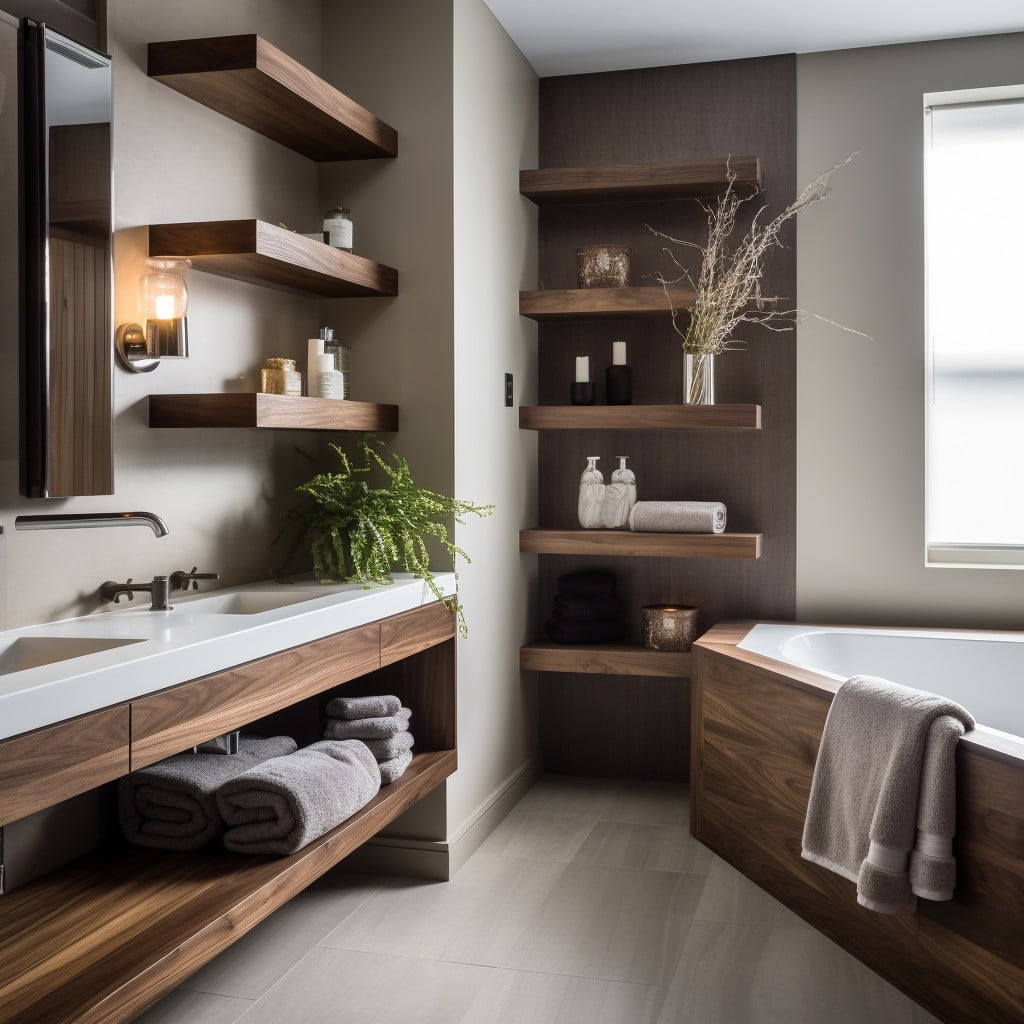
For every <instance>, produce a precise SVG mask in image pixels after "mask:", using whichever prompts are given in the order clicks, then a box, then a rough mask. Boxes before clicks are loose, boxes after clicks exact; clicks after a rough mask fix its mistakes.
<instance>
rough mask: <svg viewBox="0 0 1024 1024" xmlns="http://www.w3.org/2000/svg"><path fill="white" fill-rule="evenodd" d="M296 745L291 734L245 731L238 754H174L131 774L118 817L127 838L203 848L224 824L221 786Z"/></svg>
mask: <svg viewBox="0 0 1024 1024" xmlns="http://www.w3.org/2000/svg"><path fill="white" fill-rule="evenodd" d="M295 748H296V743H295V740H293V739H291V738H290V737H288V736H273V737H271V738H270V739H256V738H254V737H251V736H242V737H241V738H240V739H239V741H238V753H237V754H175V755H174V757H169V758H167V760H165V761H160V762H159V763H158V764H153V765H150V766H149V767H148V768H140V769H139V770H138V771H135V772H132V773H131V774H130V775H126V776H125V777H124V778H123V779H121V781H120V783H119V785H118V817H119V819H120V823H121V831H122V832H123V833H124V837H125V839H127V840H128V842H130V843H134V844H135V845H136V846H148V847H153V848H155V849H159V850H199V849H201V848H202V847H204V846H206V845H208V844H209V843H211V842H213V841H214V840H215V839H216V838H217V837H218V836H219V835H220V833H221V832H222V831H223V829H224V820H223V818H222V817H221V814H220V811H219V809H218V807H217V799H216V795H217V790H218V789H220V787H221V786H222V785H224V783H225V782H228V781H230V780H231V779H233V778H235V777H236V776H238V775H241V774H242V773H243V772H246V771H248V770H249V769H250V768H253V767H254V766H255V765H257V764H260V763H261V762H264V761H269V760H270V759H271V758H274V757H280V756H282V755H284V754H290V753H292V751H294V750H295Z"/></svg>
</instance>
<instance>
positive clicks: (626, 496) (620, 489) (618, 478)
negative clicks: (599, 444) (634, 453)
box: [604, 455, 636, 530]
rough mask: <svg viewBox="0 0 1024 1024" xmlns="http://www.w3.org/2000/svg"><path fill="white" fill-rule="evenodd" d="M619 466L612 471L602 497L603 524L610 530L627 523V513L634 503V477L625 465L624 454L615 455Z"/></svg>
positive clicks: (619, 528)
mask: <svg viewBox="0 0 1024 1024" xmlns="http://www.w3.org/2000/svg"><path fill="white" fill-rule="evenodd" d="M615 458H617V459H618V460H619V468H618V469H617V470H615V472H613V473H612V482H611V483H610V484H609V485H608V489H607V491H606V492H605V499H604V525H605V526H606V527H608V529H610V530H621V529H622V528H623V527H625V526H627V525H628V524H629V513H630V511H631V510H632V508H633V506H634V505H635V504H636V477H635V476H634V475H633V470H631V469H628V468H627V467H626V459H627V458H628V456H626V455H616V456H615Z"/></svg>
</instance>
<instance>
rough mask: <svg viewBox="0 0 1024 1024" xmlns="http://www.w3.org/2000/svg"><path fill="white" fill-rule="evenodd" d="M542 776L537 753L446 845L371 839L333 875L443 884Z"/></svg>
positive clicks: (541, 759) (540, 760)
mask: <svg viewBox="0 0 1024 1024" xmlns="http://www.w3.org/2000/svg"><path fill="white" fill-rule="evenodd" d="M542 771H543V757H542V756H541V753H540V751H538V752H537V753H535V754H534V755H533V756H532V757H531V758H530V759H529V760H528V761H527V762H526V763H525V764H523V765H522V766H521V767H520V768H519V769H517V770H516V771H515V772H513V773H512V774H511V775H510V776H509V777H508V778H507V779H506V780H505V781H504V782H503V783H502V784H501V785H500V786H499V787H498V788H497V789H496V790H495V791H494V792H493V793H492V794H491V795H490V796H489V797H488V798H487V799H486V800H485V801H484V802H483V803H482V804H481V805H480V807H479V808H477V810H476V812H475V813H473V814H472V815H470V817H469V820H468V821H467V822H466V823H465V824H464V825H463V826H462V827H461V828H460V829H459V830H458V832H457V833H456V835H455V836H454V838H452V839H450V840H449V841H447V842H431V841H428V840H423V839H403V838H402V837H401V836H374V838H373V839H369V840H367V841H366V842H365V843H364V844H363V845H362V846H360V847H359V848H358V849H357V850H353V851H352V853H350V854H349V855H348V856H347V857H346V858H345V859H344V860H343V861H342V862H341V863H340V864H339V865H338V867H337V868H335V870H341V871H345V872H356V873H360V874H375V875H377V874H379V875H406V876H408V877H410V878H427V879H431V880H433V881H438V882H446V881H448V880H449V879H450V878H452V877H453V876H454V875H455V873H456V872H457V871H458V870H459V868H461V867H462V865H463V864H465V863H466V861H467V860H469V858H470V857H471V856H472V855H473V854H474V853H475V852H476V851H477V849H478V848H479V847H480V845H481V844H482V843H483V841H484V840H485V839H486V838H487V837H488V836H489V835H490V834H491V833H492V832H493V831H494V830H495V828H497V827H498V825H499V824H500V823H501V821H502V820H503V819H504V818H505V816H506V815H507V814H508V812H509V811H511V810H512V808H513V807H515V805H516V804H517V803H519V801H520V800H521V799H522V798H523V797H524V796H525V795H526V793H527V792H528V790H529V789H530V787H531V786H532V785H533V784H534V783H535V782H536V781H537V779H538V778H539V777H540V775H541V773H542Z"/></svg>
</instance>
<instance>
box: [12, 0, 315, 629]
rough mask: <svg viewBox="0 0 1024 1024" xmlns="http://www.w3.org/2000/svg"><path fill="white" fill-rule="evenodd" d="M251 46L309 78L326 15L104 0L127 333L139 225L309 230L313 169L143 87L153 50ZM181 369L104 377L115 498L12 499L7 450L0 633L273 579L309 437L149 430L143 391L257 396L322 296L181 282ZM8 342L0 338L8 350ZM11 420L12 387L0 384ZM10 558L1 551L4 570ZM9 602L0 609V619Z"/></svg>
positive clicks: (225, 1) (253, 2)
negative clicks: (37, 522)
mask: <svg viewBox="0 0 1024 1024" xmlns="http://www.w3.org/2000/svg"><path fill="white" fill-rule="evenodd" d="M242 32H258V33H260V34H261V35H263V36H265V37H267V38H268V39H270V40H271V41H272V42H274V43H275V44H276V45H278V46H280V47H282V48H283V49H285V50H286V51H287V52H289V53H291V54H293V55H294V56H296V57H297V58H299V59H300V60H303V61H305V62H307V63H308V64H309V65H310V66H312V67H313V68H314V69H316V68H318V66H319V53H320V3H319V0H293V2H290V3H283V2H281V0H219V2H218V3H216V4H211V3H208V2H206V0H176V2H175V3H173V4H165V3H158V2H156V0H144V2H140V0H110V8H109V40H108V48H109V50H110V52H111V53H112V55H113V58H114V112H115V113H114V119H115V124H114V175H115V222H116V229H117V233H116V236H115V253H114V259H115V301H114V311H115V316H114V320H115V323H119V322H121V321H123V320H127V319H138V312H137V305H136V302H135V299H136V295H137V288H138V278H139V276H140V275H141V274H142V273H143V272H144V270H145V264H144V263H143V260H144V258H145V245H146V233H145V228H144V227H143V225H147V224H150V223H158V222H160V221H173V220H204V219H210V220H212V219H221V218H223V219H226V218H231V217H252V216H258V217H262V218H264V219H267V220H270V221H273V222H275V223H276V222H278V221H284V222H286V223H289V224H292V225H296V226H297V225H299V224H310V225H315V223H316V222H317V220H318V219H319V216H320V213H321V211H320V203H319V198H318V196H317V190H316V183H317V169H316V165H315V164H314V163H312V162H311V161H309V160H307V159H306V158H305V157H302V156H300V155H298V154H296V153H293V152H291V151H290V150H287V149H285V148H284V147H282V146H279V145H278V144H277V143H274V142H271V141H269V140H268V139H264V138H263V137H262V136H259V135H256V134H255V133H253V132H251V131H249V130H248V129H246V128H243V127H242V126H241V125H238V124H235V123H234V122H233V121H230V120H228V119H227V118H225V117H222V116H221V115H219V114H216V113H214V112H213V111H211V110H208V109H207V108H205V107H203V106H200V105H199V104H197V103H195V102H194V101H192V100H189V99H187V98H185V97H184V96H181V95H179V94H178V93H176V92H174V91H172V90H171V89H168V88H167V87H165V86H163V85H161V84H159V83H157V82H153V81H150V80H149V79H148V78H147V77H146V74H145V64H146V43H147V42H149V41H150V40H159V39H180V38H189V37H193V36H207V35H218V34H228V33H242ZM190 283H191V307H190V313H189V330H190V335H191V344H192V353H193V355H192V358H191V359H189V360H187V361H182V362H179V363H178V364H177V365H174V364H171V363H165V364H164V365H163V366H161V367H160V368H159V369H158V370H157V371H156V372H154V373H152V374H141V375H132V374H128V373H125V372H124V371H122V370H120V369H116V370H115V380H114V403H115V417H116V418H115V426H114V435H115V445H114V449H115V488H116V492H115V494H114V495H113V496H111V497H93V498H78V499H71V500H61V501H40V500H37V501H26V500H23V499H20V498H18V496H17V491H18V483H17V480H18V471H17V462H16V459H15V458H12V457H11V453H10V452H9V451H8V447H7V446H6V445H5V446H4V450H3V456H4V461H2V462H0V522H2V523H3V524H4V525H5V532H4V535H3V536H2V537H0V544H3V545H5V547H6V561H7V572H6V573H5V574H4V576H3V580H2V584H0V585H2V587H3V588H4V591H5V594H6V598H7V625H9V626H17V625H22V624H26V623H34V622H43V621H47V620H50V619H55V618H63V617H66V616H69V615H75V614H81V613H84V612H88V611H91V610H92V609H94V608H96V607H97V606H98V602H97V601H96V598H95V592H96V589H97V587H98V586H99V584H100V583H102V582H103V581H104V580H106V579H115V578H116V579H123V578H125V577H128V576H131V577H133V578H135V579H148V578H150V577H151V576H153V575H156V574H158V573H168V572H170V571H171V570H173V569H178V568H185V569H187V568H190V567H191V566H192V565H195V564H198V565H199V566H200V568H202V569H207V570H214V571H217V570H219V571H220V572H221V573H222V577H223V580H222V583H221V584H220V585H225V584H231V583H238V582H245V581H248V580H253V579H258V578H262V577H264V576H266V575H267V573H268V571H269V570H270V568H271V566H272V564H273V561H274V559H273V555H272V552H271V549H270V542H271V540H272V538H273V537H274V535H275V534H276V533H277V530H278V528H279V512H280V509H281V508H282V507H284V506H285V505H287V504H290V503H291V501H292V498H291V495H290V494H289V493H288V492H289V490H290V487H291V486H293V484H294V483H295V482H297V481H296V480H295V469H294V459H293V458H292V446H293V445H295V444H300V445H307V444H308V443H309V442H308V440H307V436H306V435H300V434H281V435H273V436H271V435H268V434H264V433H257V432H255V431H231V430H224V431H213V430H210V431H194V430H185V431H151V430H149V429H148V427H147V426H146V396H147V395H148V394H149V393H150V392H151V391H164V392H193V391H194V392H202V391H222V390H231V389H236V388H237V389H240V390H254V389H255V382H256V379H257V368H258V367H259V366H260V365H261V364H262V362H263V360H264V359H265V358H266V357H267V356H269V355H276V354H282V355H299V354H300V353H301V352H304V350H305V340H304V339H305V338H306V337H307V336H308V334H309V332H310V331H312V330H313V329H314V328H315V327H316V325H317V323H318V311H317V303H316V300H315V299H308V298H302V297H299V296H292V295H288V294H285V293H283V292H277V291H272V290H269V289H266V288H260V287H257V286H254V285H246V284H240V283H237V282H232V281H224V280H220V279H218V278H214V277H211V276H209V275H204V274H193V275H192V280H191V282H190ZM4 344H5V345H7V344H8V341H7V340H5V341H4ZM0 387H2V388H3V389H4V391H3V393H2V395H0V400H2V402H3V404H4V405H5V406H8V407H9V406H10V404H11V403H14V402H16V400H17V394H16V387H17V382H16V375H14V374H4V375H2V376H0ZM133 509H145V510H148V511H151V512H155V513H157V514H158V515H160V516H162V517H164V519H165V520H166V522H167V525H168V527H169V528H170V534H169V536H167V537H164V538H162V539H160V540H157V539H156V538H155V537H154V536H153V535H152V533H150V532H149V530H146V529H142V528H137V527H133V528H129V529H123V528H122V529H111V530H90V531H81V530H67V531H60V532H34V533H27V532H21V533H17V532H15V531H14V529H13V519H14V516H15V515H17V514H22V513H44V512H45V513H53V512H58V511H66V512H86V511H106V510H114V511H129V510H133ZM2 558H3V554H2V553H0V560H2ZM2 605H3V601H2V600H0V609H2Z"/></svg>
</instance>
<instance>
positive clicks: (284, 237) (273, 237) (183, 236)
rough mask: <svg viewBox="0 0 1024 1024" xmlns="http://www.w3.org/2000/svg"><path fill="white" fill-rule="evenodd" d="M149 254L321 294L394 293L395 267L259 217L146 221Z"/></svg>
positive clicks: (252, 281)
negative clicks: (184, 260) (161, 221)
mask: <svg viewBox="0 0 1024 1024" xmlns="http://www.w3.org/2000/svg"><path fill="white" fill-rule="evenodd" d="M149 255H150V256H176V257H178V258H182V259H190V260H191V261H192V266H193V268H194V269H195V270H202V271H204V272H206V273H207V274H215V275H217V276H218V277H230V278H233V279H234V280H236V281H247V282H249V283H250V284H262V285H269V286H270V287H271V288H281V289H283V290H284V291H290V292H299V293H301V294H304V295H320V296H323V297H324V298H331V299H340V298H366V297H373V296H380V295H397V294H398V271H397V270H394V269H392V268H391V267H385V266H383V265H382V264H380V263H374V262H373V260H368V259H365V258H364V257H362V256H356V255H355V254H354V253H350V252H344V251H342V250H341V249H335V248H333V247H331V246H329V245H324V243H323V242H318V241H316V239H313V238H305V237H304V236H302V235H300V234H297V233H296V232H294V231H288V230H287V229H286V228H280V227H277V226H276V225H274V224H267V223H266V222H265V221H262V220H213V221H196V222H193V223H188V224H151V225H150V227H149Z"/></svg>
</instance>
